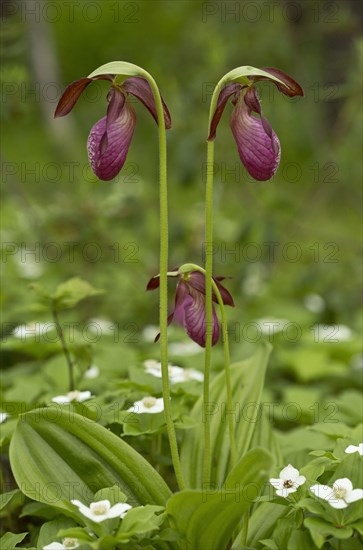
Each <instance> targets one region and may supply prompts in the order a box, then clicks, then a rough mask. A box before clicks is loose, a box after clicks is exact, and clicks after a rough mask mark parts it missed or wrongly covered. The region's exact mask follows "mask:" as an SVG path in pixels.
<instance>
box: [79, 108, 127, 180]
mask: <svg viewBox="0 0 363 550" xmlns="http://www.w3.org/2000/svg"><path fill="white" fill-rule="evenodd" d="M106 119H107V117H103V118H101V120H99V121H98V122H96V124H95V125H94V126H93V128H92V130H91V132H90V135H89V136H88V144H87V149H88V158H89V162H90V164H91V166H92V170H93V171H94V173H95V174H96V176H97V177H98V178H99V179H101V180H104V181H108V180H111V179H112V178H114V177H115V176H116V175H117V174H118V173H119V171H120V170H121V168H122V167H123V165H124V163H125V160H126V156H127V153H128V150H129V147H130V143H131V139H132V136H133V133H134V130H135V125H136V115H135V111H134V109H133V107H132V106H131V105H130V104H128V103H127V102H125V105H124V108H123V109H122V111H121V114H120V116H119V117H118V118H117V119H116V120H115V121H114V122H113V123H112V124H110V126H109V128H107V146H106V147H105V148H104V150H103V151H101V147H100V145H101V140H102V138H103V136H104V134H105V132H106Z"/></svg>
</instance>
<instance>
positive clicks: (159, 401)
mask: <svg viewBox="0 0 363 550" xmlns="http://www.w3.org/2000/svg"><path fill="white" fill-rule="evenodd" d="M127 410H128V411H130V412H134V413H136V414H145V413H146V414H156V413H160V412H162V411H163V410H164V399H163V398H162V397H159V398H156V397H152V396H151V395H148V396H147V397H144V398H143V399H141V401H135V403H134V404H133V405H132V407H130V408H129V409H127Z"/></svg>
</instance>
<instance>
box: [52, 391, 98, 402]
mask: <svg viewBox="0 0 363 550" xmlns="http://www.w3.org/2000/svg"><path fill="white" fill-rule="evenodd" d="M91 397H92V395H91V392H90V391H88V390H87V391H79V390H74V391H70V392H68V393H67V395H57V396H56V397H53V399H52V401H53V403H58V404H59V405H64V404H66V403H72V401H78V403H82V401H86V400H87V399H91Z"/></svg>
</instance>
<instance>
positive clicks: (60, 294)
mask: <svg viewBox="0 0 363 550" xmlns="http://www.w3.org/2000/svg"><path fill="white" fill-rule="evenodd" d="M103 293H104V291H103V290H100V289H96V288H93V286H92V285H90V284H89V283H88V282H87V281H84V280H83V279H80V278H79V277H74V278H73V279H69V280H68V281H66V282H65V283H62V284H60V285H59V286H58V287H57V289H56V291H55V293H54V294H53V295H52V301H53V303H54V305H55V307H56V308H57V309H68V308H71V307H74V306H75V305H77V304H78V302H80V301H81V300H84V299H85V298H89V297H91V296H97V295H99V294H103Z"/></svg>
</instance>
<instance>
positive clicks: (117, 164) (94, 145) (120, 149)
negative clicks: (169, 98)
mask: <svg viewBox="0 0 363 550" xmlns="http://www.w3.org/2000/svg"><path fill="white" fill-rule="evenodd" d="M94 80H106V81H108V82H109V83H110V86H111V87H110V90H109V92H108V95H107V101H108V107H107V114H106V116H105V117H103V118H101V119H100V120H99V121H98V122H96V124H95V125H94V126H93V128H92V129H91V132H90V134H89V137H88V142H87V149H88V158H89V162H90V164H91V166H92V170H93V171H94V173H95V174H96V176H97V177H98V178H99V179H101V180H105V181H107V180H111V179H112V178H114V177H115V176H116V175H117V174H118V173H119V172H120V170H121V168H122V167H123V165H124V164H125V161H126V156H127V153H128V151H129V147H130V144H131V140H132V136H133V133H134V130H135V126H136V113H135V110H134V108H133V106H132V105H131V103H130V101H129V99H128V97H129V95H132V96H134V97H136V98H137V99H138V100H139V101H140V102H141V103H142V104H143V105H144V106H145V107H146V108H147V110H148V111H149V112H150V114H151V115H152V117H153V118H154V119H155V121H156V122H158V116H157V110H156V105H155V101H154V95H153V92H152V90H151V87H150V84H149V83H148V81H147V80H146V79H145V78H142V77H139V76H131V77H129V78H127V79H126V80H124V81H123V82H118V81H117V75H111V74H110V75H107V74H106V75H98V76H94V77H91V78H88V77H87V78H81V79H80V80H76V81H74V82H72V83H71V84H70V85H69V86H68V87H67V88H66V90H65V92H64V93H63V95H62V97H61V98H60V100H59V102H58V105H57V108H56V111H55V114H54V116H55V117H61V116H65V115H67V114H68V113H69V112H70V111H71V110H72V109H73V107H74V105H75V104H76V102H77V101H78V99H79V97H80V96H81V94H82V92H83V91H84V90H85V89H86V88H87V86H88V85H89V84H90V83H91V82H93V81H94ZM163 107H164V123H165V128H170V127H171V119H170V113H169V111H168V108H167V106H166V105H165V103H164V102H163Z"/></svg>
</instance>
